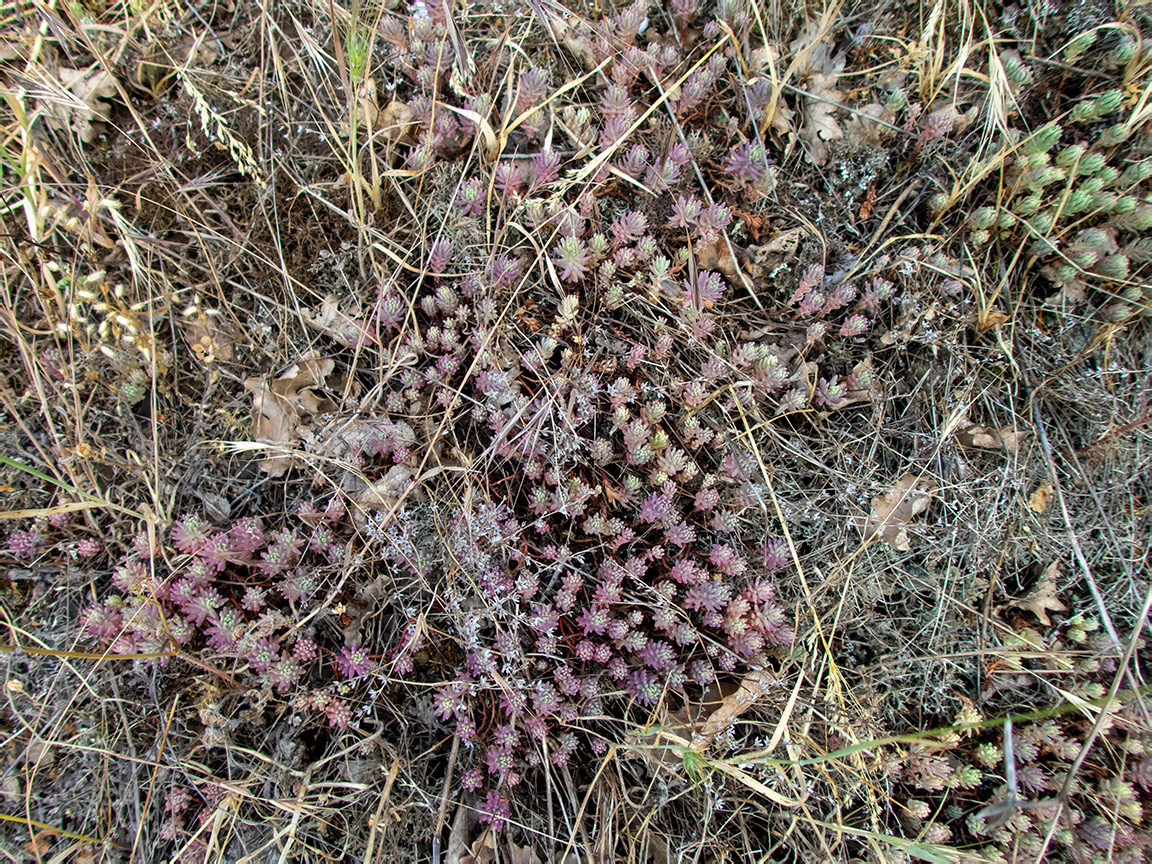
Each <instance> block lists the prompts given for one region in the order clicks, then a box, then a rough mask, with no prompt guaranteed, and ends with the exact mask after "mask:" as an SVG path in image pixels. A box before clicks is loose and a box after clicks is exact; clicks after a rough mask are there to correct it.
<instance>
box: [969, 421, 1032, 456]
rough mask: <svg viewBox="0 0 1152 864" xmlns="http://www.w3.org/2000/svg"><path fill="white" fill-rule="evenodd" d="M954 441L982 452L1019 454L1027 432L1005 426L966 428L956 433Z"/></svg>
mask: <svg viewBox="0 0 1152 864" xmlns="http://www.w3.org/2000/svg"><path fill="white" fill-rule="evenodd" d="M956 440H957V441H958V442H959V443H960V444H961V445H962V446H964V447H979V448H981V449H984V450H1004V451H1006V452H1008V453H1013V454H1015V453H1019V452H1020V445H1021V444H1023V443H1024V442H1025V441H1027V440H1028V432H1026V431H1024V432H1022V431H1020V430H1019V429H1013V428H1012V427H1010V426H1005V427H1004V428H1003V429H993V428H991V427H989V426H968V427H966V428H964V429H961V430H960V431H959V432H957V433H956Z"/></svg>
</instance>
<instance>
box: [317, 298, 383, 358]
mask: <svg viewBox="0 0 1152 864" xmlns="http://www.w3.org/2000/svg"><path fill="white" fill-rule="evenodd" d="M303 315H304V321H305V323H307V324H309V325H311V326H312V327H315V328H316V329H317V330H319V331H320V332H322V333H326V334H327V335H329V336H331V337H332V338H333V339H335V340H336V341H337V342H339V343H340V344H341V345H345V346H347V347H349V348H361V347H364V346H365V345H375V344H376V342H377V339H376V334H375V333H374V332H373V330H372V328H371V327H370V326H369V325H368V324H367V323H366V322H364V321H363V320H361V319H359V318H354V317H352V316H351V315H347V314H346V313H344V312H341V311H340V301H339V300H338V299H337V298H336V296H335V295H334V294H329V295H327V296H326V297H325V298H324V299H323V301H321V304H320V311H319V312H318V313H316V314H315V315H313V314H312V313H310V312H307V311H305V312H304V313H303Z"/></svg>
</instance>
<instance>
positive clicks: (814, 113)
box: [800, 73, 844, 165]
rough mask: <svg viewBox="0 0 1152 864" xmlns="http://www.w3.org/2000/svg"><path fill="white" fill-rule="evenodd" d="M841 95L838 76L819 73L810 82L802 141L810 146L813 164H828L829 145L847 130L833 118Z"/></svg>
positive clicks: (808, 83)
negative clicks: (837, 82) (837, 87)
mask: <svg viewBox="0 0 1152 864" xmlns="http://www.w3.org/2000/svg"><path fill="white" fill-rule="evenodd" d="M841 95H842V94H841V93H840V91H839V90H837V89H836V75H835V74H824V73H816V74H815V75H812V76H811V77H810V78H809V79H808V82H807V92H806V93H805V99H804V124H803V125H802V126H801V127H800V140H801V141H803V142H804V143H805V144H807V145H808V158H809V159H810V160H811V162H812V164H813V165H824V164H825V163H826V162H827V161H828V156H829V147H828V142H829V141H839V140H840V139H841V138H843V137H844V130H843V129H841V128H840V124H839V123H838V122H837V120H836V118H835V117H833V116H832V114H833V112H834V111H835V110H836V108H837V105H838V103H839V102H840V97H841Z"/></svg>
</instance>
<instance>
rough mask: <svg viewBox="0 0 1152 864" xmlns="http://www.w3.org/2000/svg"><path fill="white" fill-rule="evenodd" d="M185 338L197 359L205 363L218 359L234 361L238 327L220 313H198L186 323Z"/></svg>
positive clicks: (208, 363) (209, 363)
mask: <svg viewBox="0 0 1152 864" xmlns="http://www.w3.org/2000/svg"><path fill="white" fill-rule="evenodd" d="M184 338H185V339H187V340H188V345H189V346H190V347H191V348H192V353H193V354H195V355H196V359H197V360H199V361H200V362H201V363H203V364H205V365H211V364H212V363H215V362H216V361H218V360H219V361H223V362H224V363H231V362H232V356H233V352H232V346H233V345H235V344H236V341H237V335H236V329H235V328H234V327H233V326H232V323H231V322H229V321H221V320H220V316H218V315H198V316H196V317H195V318H193V319H191V320H188V321H186V322H185V323H184Z"/></svg>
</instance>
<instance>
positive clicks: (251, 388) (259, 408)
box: [244, 357, 336, 477]
mask: <svg viewBox="0 0 1152 864" xmlns="http://www.w3.org/2000/svg"><path fill="white" fill-rule="evenodd" d="M335 368H336V363H335V361H333V360H322V359H319V358H315V357H311V358H305V359H303V360H301V361H300V362H298V363H296V364H294V365H293V366H292V368H291V369H289V370H288V371H287V372H285V373H284V374H283V375H281V376H280V377H279V378H278V379H276V380H275V381H273V382H272V383H271V384H269V383H268V380H267V379H266V378H249V379H248V380H247V381H245V382H244V389H245V390H247V391H248V392H249V393H251V394H252V437H253V438H255V439H256V440H257V441H261V442H263V443H265V444H280V445H283V446H285V447H291V446H292V445H293V444H295V443H296V442H297V441H298V440H299V437H300V436H299V426H300V424H301V423H302V422H303V421H304V418H305V417H306V416H311V415H315V414H319V413H327V412H329V411H332V410H335V405H333V404H332V403H331V402H329V401H328V400H327V399H323V398H321V397H320V396H317V395H316V393H315V392H314V391H313V389H312V388H314V387H318V386H320V385H322V384H323V383H324V381H325V379H326V378H327V377H328V376H329V375H331V374H332V370H333V369H335ZM294 461H295V458H294V457H292V456H287V455H285V456H272V457H269V458H268V459H265V460H264V461H262V462H261V463H260V470H261V471H263V472H265V473H266V474H268V475H269V476H271V477H280V476H281V475H283V474H284V473H285V472H286V471H287V470H288V469H289V468H290V467H292V464H293V463H294Z"/></svg>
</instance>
